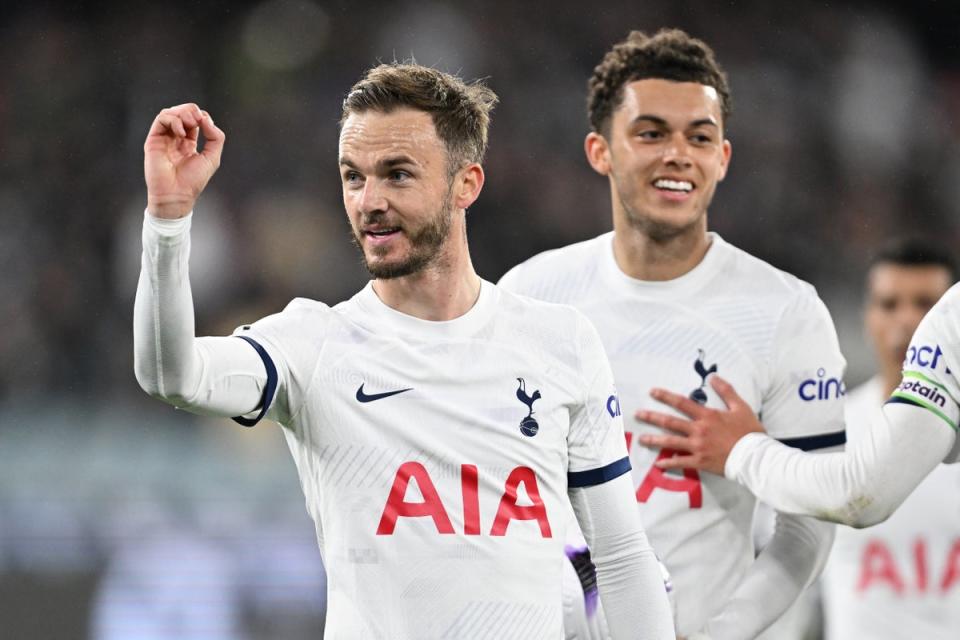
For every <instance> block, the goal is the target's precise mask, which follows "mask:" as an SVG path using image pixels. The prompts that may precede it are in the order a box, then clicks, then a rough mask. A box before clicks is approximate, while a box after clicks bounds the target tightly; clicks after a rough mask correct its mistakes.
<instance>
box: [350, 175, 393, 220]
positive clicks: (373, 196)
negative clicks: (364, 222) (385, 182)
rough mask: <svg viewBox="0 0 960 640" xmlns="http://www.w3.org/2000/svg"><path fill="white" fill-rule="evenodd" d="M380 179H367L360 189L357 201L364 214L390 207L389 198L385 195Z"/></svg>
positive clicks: (378, 211)
mask: <svg viewBox="0 0 960 640" xmlns="http://www.w3.org/2000/svg"><path fill="white" fill-rule="evenodd" d="M381 187H382V185H381V184H380V181H379V180H367V181H366V182H365V183H364V185H363V189H361V191H360V198H359V200H358V202H357V205H358V209H359V211H360V213H361V214H363V215H370V214H372V213H380V212H384V211H386V210H387V208H388V206H389V205H388V204H387V199H386V198H385V197H384V195H383V189H382V188H381Z"/></svg>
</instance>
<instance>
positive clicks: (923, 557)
mask: <svg viewBox="0 0 960 640" xmlns="http://www.w3.org/2000/svg"><path fill="white" fill-rule="evenodd" d="M913 564H914V568H915V569H916V573H917V591H919V592H920V593H924V592H926V590H927V542H926V540H924V539H923V538H917V540H916V541H915V542H914V543H913Z"/></svg>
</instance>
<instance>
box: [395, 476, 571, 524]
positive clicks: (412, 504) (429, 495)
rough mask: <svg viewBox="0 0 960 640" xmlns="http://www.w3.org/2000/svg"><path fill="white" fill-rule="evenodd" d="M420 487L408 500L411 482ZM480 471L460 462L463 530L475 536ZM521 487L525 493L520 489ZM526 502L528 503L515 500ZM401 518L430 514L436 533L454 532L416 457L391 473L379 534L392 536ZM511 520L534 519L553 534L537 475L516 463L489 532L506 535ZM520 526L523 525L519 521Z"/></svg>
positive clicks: (437, 492)
mask: <svg viewBox="0 0 960 640" xmlns="http://www.w3.org/2000/svg"><path fill="white" fill-rule="evenodd" d="M411 482H412V483H413V484H415V485H416V487H417V488H418V489H419V490H420V495H421V496H422V497H423V500H420V501H410V500H407V488H408V487H409V485H410V484H411ZM480 486H481V485H480V472H479V469H478V468H477V466H476V465H473V464H464V465H460V497H461V504H462V505H463V534H464V535H468V536H478V535H480V534H481V531H482V523H481V521H480ZM521 486H522V487H523V493H525V494H526V496H525V497H524V496H523V495H522V494H520V492H519V490H520V488H521ZM520 502H529V503H530V504H528V505H522V504H518V503H520ZM400 518H429V519H431V520H433V525H434V527H436V531H437V533H438V534H441V535H444V534H447V535H449V534H455V533H457V531H456V530H455V529H454V526H453V521H451V519H450V515H449V513H448V511H447V507H446V506H445V505H444V504H443V501H442V500H441V499H440V492H439V491H437V487H436V485H434V483H433V479H432V478H431V477H430V473H429V472H428V471H427V468H426V467H425V466H423V464H421V463H419V462H416V461H412V460H411V461H409V462H404V463H403V464H402V465H400V467H399V468H398V469H397V472H396V474H394V477H393V485H392V486H391V488H390V493H389V494H388V495H387V502H386V504H385V505H384V507H383V513H382V514H381V516H380V523H379V524H378V525H377V535H378V536H392V535H393V534H394V531H395V530H396V528H397V521H398V519H400ZM514 520H535V521H536V523H537V526H538V528H539V530H540V535H541V536H542V537H544V538H551V537H553V533H552V531H551V529H550V520H549V519H548V518H547V507H546V505H545V504H544V503H543V500H542V499H541V498H540V486H539V483H538V482H537V475H536V473H534V471H533V469H531V468H530V467H516V468H515V469H513V470H512V471H511V472H510V474H509V475H508V476H507V479H506V481H505V482H504V486H503V493H502V494H501V496H500V502H499V504H498V505H497V513H496V515H495V516H494V518H493V523H492V524H491V525H490V530H489V535H491V536H505V535H507V528H508V526H509V525H510V523H511V522H513V521H514ZM521 526H522V525H521Z"/></svg>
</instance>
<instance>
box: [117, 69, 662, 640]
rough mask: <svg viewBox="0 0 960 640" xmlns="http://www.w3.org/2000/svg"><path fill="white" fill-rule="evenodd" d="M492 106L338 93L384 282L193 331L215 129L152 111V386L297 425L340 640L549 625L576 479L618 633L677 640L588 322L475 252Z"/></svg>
mask: <svg viewBox="0 0 960 640" xmlns="http://www.w3.org/2000/svg"><path fill="white" fill-rule="evenodd" d="M495 101H496V96H495V95H494V94H493V92H492V91H490V90H489V89H487V88H486V87H484V86H482V85H466V84H464V83H463V82H462V81H461V80H460V79H458V78H456V77H454V76H450V75H448V74H444V73H441V72H438V71H435V70H433V69H429V68H426V67H422V66H419V65H401V64H389V65H380V66H378V67H376V68H374V69H372V70H370V71H369V72H368V73H367V75H366V76H365V77H364V78H363V79H361V80H360V81H359V82H358V83H357V84H356V85H354V86H353V88H352V89H351V91H350V92H349V94H348V95H347V97H346V98H345V100H344V102H343V117H342V120H341V129H340V144H339V158H338V163H339V167H340V175H341V178H342V185H343V201H344V206H345V208H346V212H347V217H348V220H349V222H350V225H351V229H352V231H353V235H354V239H355V241H356V244H357V245H358V247H359V248H360V250H361V252H362V254H363V257H364V260H365V262H366V265H367V268H368V270H369V271H370V273H371V274H372V275H373V277H374V280H372V281H371V282H370V283H369V284H368V285H367V286H366V287H365V288H364V289H363V290H362V291H361V292H360V293H358V294H357V295H355V296H354V297H353V298H351V299H350V300H349V301H346V302H343V303H341V304H338V305H337V306H335V307H332V308H331V307H328V306H327V305H325V304H323V303H320V302H314V301H310V300H304V299H297V300H294V301H293V302H291V303H290V305H289V306H288V307H287V308H286V309H285V310H284V311H283V312H282V313H279V314H276V315H273V316H270V317H267V318H264V319H263V320H260V321H259V322H256V323H254V324H253V325H250V326H245V327H242V328H240V329H238V331H237V332H236V334H235V336H234V337H217V338H199V339H197V338H195V337H194V327H193V307H192V301H191V294H190V286H189V280H188V264H187V261H188V255H189V247H190V235H189V228H190V220H191V215H192V211H193V208H194V204H195V201H196V199H197V197H198V196H199V194H200V192H201V191H203V189H204V187H205V186H206V184H207V182H208V181H209V179H210V178H211V177H212V175H213V173H214V172H215V171H216V169H217V167H218V165H219V162H220V154H221V151H222V147H223V143H224V134H223V132H222V131H221V130H220V129H218V128H217V127H216V126H215V125H214V123H213V120H212V118H211V117H210V116H209V114H207V113H206V112H204V111H201V110H200V109H199V108H198V107H197V106H196V105H194V104H184V105H180V106H177V107H173V108H170V109H164V110H163V111H162V112H160V114H159V115H158V116H157V117H156V119H155V120H154V122H153V125H152V126H151V128H150V132H149V134H148V136H147V140H146V143H145V145H144V151H145V163H144V165H145V166H144V169H145V174H146V181H147V212H146V214H145V222H144V230H143V244H144V252H143V266H142V271H141V277H140V282H139V286H138V290H137V300H136V305H135V313H134V316H135V317H134V325H135V326H134V333H135V351H136V354H135V356H136V357H135V367H136V372H137V379H138V380H139V382H140V384H141V386H143V388H144V389H145V390H147V391H148V392H149V393H150V394H152V395H154V396H156V397H158V398H161V399H163V400H165V401H166V402H169V403H171V404H174V405H176V406H177V407H181V408H184V409H188V410H191V411H195V412H198V413H206V414H214V415H219V416H240V417H238V418H236V420H237V421H239V422H240V423H241V424H245V425H248V426H252V425H253V424H255V423H256V422H257V421H259V420H260V419H261V418H263V417H267V418H269V419H272V420H275V421H277V422H279V423H280V424H281V425H283V427H284V428H283V433H284V436H285V437H286V440H287V443H288V445H289V448H290V451H291V453H292V455H293V458H294V461H295V462H296V466H297V471H298V473H299V475H300V480H301V485H302V487H303V490H304V493H305V496H306V503H307V510H308V511H309V513H310V515H311V517H312V518H313V520H314V522H315V524H316V531H317V537H318V540H319V543H320V549H321V552H322V554H323V559H324V564H325V566H326V568H327V572H328V607H327V622H326V630H325V634H324V637H326V638H328V639H338V638H418V639H419V638H441V637H443V638H472V637H485V638H486V637H496V638H518V639H519V638H524V639H525V638H544V639H550V640H556V638H558V636H559V635H560V634H561V625H562V616H561V606H560V603H561V592H560V587H559V585H560V577H561V569H562V566H563V565H562V563H561V558H562V556H561V553H562V543H563V539H564V529H565V524H566V522H565V520H564V519H563V518H561V517H560V516H562V515H563V514H564V513H565V511H564V505H565V504H569V503H568V502H567V500H568V494H569V502H572V504H573V505H574V509H575V511H576V513H577V515H578V517H579V518H580V522H581V526H582V527H583V529H584V531H585V533H586V535H587V539H588V540H590V542H591V544H592V545H594V550H595V551H594V560H595V561H596V563H597V567H598V582H599V586H600V597H601V598H602V600H603V602H604V604H605V606H606V610H607V621H608V623H609V624H610V628H611V630H612V631H613V635H614V636H615V637H617V638H640V637H643V638H670V637H673V628H672V624H671V622H670V616H669V607H668V604H667V600H666V597H665V595H664V593H663V587H662V582H661V579H660V572H659V568H658V566H657V563H656V560H655V558H654V555H653V552H652V550H651V549H650V546H649V544H648V543H647V540H646V537H645V535H644V533H643V529H642V527H641V525H640V520H639V518H638V517H637V516H636V514H635V513H634V514H632V515H631V516H630V517H627V515H626V514H625V513H624V511H625V509H624V508H625V507H626V506H627V505H629V504H630V503H631V501H632V495H631V487H630V482H629V475H628V474H627V472H628V471H629V468H630V466H629V460H628V459H627V457H626V450H625V448H624V444H623V428H622V422H621V419H620V418H619V417H614V416H611V415H610V414H608V413H607V409H606V408H607V406H608V405H609V404H610V402H611V401H610V398H613V399H614V400H615V399H616V395H615V391H614V390H613V377H612V374H611V372H610V368H609V364H608V363H607V360H606V357H605V355H604V353H603V348H602V346H601V344H600V341H599V339H598V338H597V336H596V332H595V331H594V329H593V328H592V327H591V326H590V324H589V322H587V321H586V319H585V318H583V316H582V315H580V314H579V313H577V312H576V311H575V310H574V309H571V308H568V307H560V306H554V305H546V304H543V303H540V302H535V301H532V300H527V299H524V298H520V297H518V296H515V295H513V294H510V293H507V292H502V291H500V290H499V289H498V288H497V287H494V286H493V285H491V284H490V283H489V282H484V281H482V280H481V279H480V278H479V277H478V276H477V274H476V272H475V271H474V270H473V267H472V264H471V261H470V254H469V250H468V247H467V241H466V228H465V210H466V208H467V207H469V206H470V205H471V204H472V203H473V202H474V201H475V200H476V198H477V197H478V196H479V194H480V190H481V188H482V186H483V182H484V173H483V169H482V167H481V166H480V161H481V160H482V158H483V155H484V151H485V148H486V142H487V127H488V123H489V113H490V110H491V109H492V107H493V104H494V103H495ZM200 133H202V134H203V136H204V137H205V139H206V144H205V145H204V148H203V151H202V152H198V150H197V140H198V135H199V134H200ZM276 222H277V224H283V223H284V222H283V220H277V221H276ZM568 487H569V491H568ZM567 508H569V507H567Z"/></svg>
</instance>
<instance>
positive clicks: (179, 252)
mask: <svg viewBox="0 0 960 640" xmlns="http://www.w3.org/2000/svg"><path fill="white" fill-rule="evenodd" d="M201 131H202V132H203V136H204V138H205V144H204V148H203V150H202V151H198V147H197V141H198V138H199V134H200V132H201ZM223 141H224V135H223V132H222V131H220V129H218V128H217V127H216V125H215V124H213V119H212V118H210V115H209V114H207V113H206V112H204V111H201V110H200V109H199V107H197V106H196V105H194V104H184V105H180V106H177V107H173V108H170V109H164V110H163V111H161V112H160V114H158V115H157V117H156V118H155V119H154V121H153V124H152V125H151V127H150V132H149V134H148V135H147V140H146V142H145V143H144V175H145V178H146V183H147V212H146V214H145V217H144V226H143V256H142V263H141V271H140V280H139V283H138V284H137V297H136V301H135V303H134V322H133V337H134V371H135V373H136V376H137V381H138V382H139V383H140V386H141V387H142V388H143V389H144V390H145V391H147V392H148V393H149V394H151V395H153V396H154V397H157V398H160V399H162V400H164V401H165V402H169V403H170V404H173V405H175V406H178V407H182V408H185V409H189V410H191V411H194V412H197V413H209V414H214V415H222V416H237V415H243V414H246V413H249V412H251V411H252V410H253V409H255V408H256V407H257V405H258V404H259V403H260V402H261V398H262V395H263V389H264V387H265V385H266V379H267V374H266V371H265V369H264V365H263V362H262V361H261V359H260V357H259V356H258V355H257V352H256V351H254V349H253V348H251V347H250V346H249V345H247V344H245V343H244V342H243V341H242V340H238V339H236V338H200V339H197V338H195V337H194V315H193V301H192V298H191V293H190V280H189V267H188V261H189V256H190V223H191V216H190V212H191V211H192V210H193V206H194V203H195V202H196V199H197V196H199V194H200V193H201V192H202V191H203V188H204V187H205V186H206V184H207V182H209V180H210V178H211V177H212V176H213V173H214V172H215V171H216V169H217V167H218V166H219V164H220V154H221V153H222V150H223Z"/></svg>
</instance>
